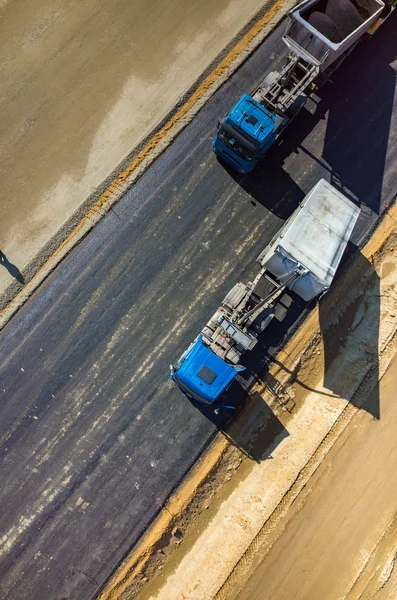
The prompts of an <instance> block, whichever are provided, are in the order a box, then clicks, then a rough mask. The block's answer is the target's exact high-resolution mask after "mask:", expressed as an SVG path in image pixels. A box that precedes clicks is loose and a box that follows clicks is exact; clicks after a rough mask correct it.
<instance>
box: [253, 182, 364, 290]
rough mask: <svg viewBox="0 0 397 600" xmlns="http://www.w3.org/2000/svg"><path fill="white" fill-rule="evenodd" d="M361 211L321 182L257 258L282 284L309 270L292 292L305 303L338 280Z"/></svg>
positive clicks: (294, 285) (328, 185)
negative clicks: (299, 271)
mask: <svg viewBox="0 0 397 600" xmlns="http://www.w3.org/2000/svg"><path fill="white" fill-rule="evenodd" d="M359 213H360V209H359V208H358V207H357V206H356V205H355V204H353V202H351V201H350V200H348V198H346V197H345V196H344V195H343V194H342V193H341V192H339V191H338V190H336V189H335V188H334V187H333V186H332V185H331V184H330V183H328V182H327V181H325V179H321V180H320V181H319V182H318V183H317V184H316V185H315V186H314V188H313V189H312V190H311V191H310V192H309V193H308V194H307V196H306V197H305V198H304V200H303V202H302V203H301V204H300V206H299V207H298V208H297V209H296V210H295V212H294V213H293V214H292V215H291V217H290V218H289V219H288V220H287V221H286V223H285V224H284V226H283V228H282V229H281V231H280V232H279V233H278V234H277V236H276V237H275V238H273V240H272V241H271V242H270V244H269V245H268V246H267V247H266V248H265V250H264V251H263V252H262V253H261V254H260V256H259V257H258V262H259V263H260V264H261V265H262V266H263V267H265V268H266V269H267V270H268V271H269V272H270V273H271V274H272V275H274V276H275V277H276V278H277V279H278V280H279V281H283V279H284V281H285V279H286V278H288V277H289V276H290V275H291V273H292V272H293V271H294V270H295V269H296V267H297V265H302V266H303V267H304V268H305V269H307V270H308V274H307V275H303V276H301V277H300V278H299V279H297V280H296V281H295V282H293V283H292V285H291V286H290V289H292V290H293V291H294V292H295V293H296V294H298V295H299V296H301V298H303V299H304V300H311V299H312V298H314V297H315V296H317V295H318V294H320V293H322V292H324V291H325V290H327V289H328V288H329V287H330V285H331V283H332V280H333V278H334V276H335V272H336V270H337V268H338V265H339V263H340V260H341V258H342V255H343V253H344V250H345V248H346V245H347V243H348V241H349V239H350V236H351V233H352V231H353V228H354V225H355V223H356V221H357V218H358V215H359Z"/></svg>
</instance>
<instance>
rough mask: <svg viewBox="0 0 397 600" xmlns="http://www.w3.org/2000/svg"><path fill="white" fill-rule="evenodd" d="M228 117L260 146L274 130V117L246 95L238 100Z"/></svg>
mask: <svg viewBox="0 0 397 600" xmlns="http://www.w3.org/2000/svg"><path fill="white" fill-rule="evenodd" d="M228 117H229V118H231V119H232V121H233V122H234V123H236V124H237V125H239V127H240V128H241V129H242V130H243V131H245V132H246V133H248V135H250V136H251V137H252V138H254V139H255V140H257V141H258V142H259V144H262V142H263V141H264V140H265V138H267V137H268V135H269V134H271V133H272V131H273V128H274V120H275V115H273V114H272V113H270V112H269V111H268V110H266V108H265V107H264V106H262V105H261V104H259V102H256V100H254V99H253V98H252V97H251V96H249V95H248V94H244V96H242V97H241V98H240V100H239V101H238V102H237V104H235V106H234V107H233V108H232V110H231V111H230V113H229V115H228Z"/></svg>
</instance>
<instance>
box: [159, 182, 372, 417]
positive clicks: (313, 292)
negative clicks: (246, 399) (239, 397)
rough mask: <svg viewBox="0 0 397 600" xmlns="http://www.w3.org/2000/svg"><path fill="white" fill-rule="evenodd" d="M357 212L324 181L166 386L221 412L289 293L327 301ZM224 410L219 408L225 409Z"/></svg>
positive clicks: (282, 314) (279, 315)
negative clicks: (171, 385) (172, 385)
mask: <svg viewBox="0 0 397 600" xmlns="http://www.w3.org/2000/svg"><path fill="white" fill-rule="evenodd" d="M359 212H360V211H359V208H358V207H357V206H356V205H355V204H354V203H353V202H351V201H350V200H349V199H348V198H346V197H345V196H344V195H343V194H342V193H341V192H340V191H338V190H337V189H335V188H334V187H333V186H332V185H331V184H329V183H327V182H326V181H325V180H324V179H321V180H320V181H319V182H318V183H317V184H316V185H315V186H314V188H313V189H312V190H311V191H310V192H309V193H308V194H307V195H306V197H305V198H304V200H303V201H302V203H301V204H300V205H299V207H298V208H297V209H296V210H295V212H294V213H293V214H292V215H291V217H290V218H289V219H288V220H287V221H286V222H285V224H284V226H283V227H282V229H281V230H280V231H279V233H277V235H276V236H275V237H274V238H273V239H272V241H271V242H270V244H269V245H268V246H267V247H266V248H265V249H264V250H263V252H261V254H260V255H259V257H258V262H259V264H260V270H259V272H258V274H257V276H256V277H255V278H254V280H253V281H252V282H249V283H247V284H244V283H241V282H239V283H237V284H236V285H235V286H234V287H233V288H232V289H231V290H230V292H229V293H228V294H227V295H226V297H225V298H224V300H223V301H222V303H221V305H220V307H219V308H218V309H217V311H216V312H215V314H214V315H213V316H212V317H211V319H210V320H209V321H208V323H207V324H206V325H205V326H204V327H203V329H202V330H201V332H200V333H199V335H198V336H197V338H196V339H195V340H194V342H193V343H192V344H191V345H190V346H189V348H188V349H187V350H186V351H185V352H184V353H183V354H182V356H181V357H180V358H179V360H177V362H176V363H175V364H174V365H171V367H170V370H171V374H170V378H171V380H172V381H174V383H176V385H177V386H179V388H180V389H181V390H182V391H183V392H184V393H185V394H186V395H187V396H188V397H190V398H192V399H194V400H196V401H198V402H200V403H202V404H206V405H211V406H215V407H218V406H219V402H220V401H221V400H222V398H223V396H224V394H225V392H226V390H227V389H228V387H229V386H230V384H231V383H232V381H233V380H234V379H235V378H236V376H237V374H238V373H239V372H241V371H243V370H244V368H245V367H244V366H243V365H242V364H241V360H242V357H243V356H244V354H245V353H246V352H247V351H250V350H252V349H253V348H254V347H255V346H256V344H257V342H258V336H259V335H260V334H261V333H263V332H264V330H265V329H266V327H267V326H268V324H269V323H270V321H271V320H272V319H274V318H276V319H278V320H279V321H282V320H283V318H284V317H285V315H286V313H287V311H288V308H289V306H290V305H291V303H292V301H293V294H291V295H290V294H289V293H288V292H293V293H294V294H297V296H299V297H300V298H302V299H303V300H305V301H309V300H312V299H313V298H316V297H319V296H320V295H322V294H323V293H325V292H326V291H327V290H328V289H329V287H330V286H331V284H332V281H333V279H334V276H335V273H336V270H337V268H338V265H339V263H340V260H341V258H342V255H343V253H344V251H345V248H346V246H347V243H348V241H349V239H350V236H351V233H352V231H353V228H354V225H355V223H356V221H357V218H358V215H359ZM222 406H224V405H222Z"/></svg>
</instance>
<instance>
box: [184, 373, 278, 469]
mask: <svg viewBox="0 0 397 600" xmlns="http://www.w3.org/2000/svg"><path fill="white" fill-rule="evenodd" d="M191 402H192V404H193V405H194V406H195V407H196V408H197V410H199V411H200V412H201V413H202V414H203V415H204V416H205V417H206V418H207V419H209V420H210V421H211V422H212V423H214V425H215V426H216V428H217V429H218V431H219V432H220V433H222V435H224V436H225V437H226V438H227V440H228V441H229V443H230V444H232V445H233V446H235V447H236V448H238V449H239V450H240V452H242V454H243V455H244V456H246V457H247V458H249V459H251V460H253V461H255V462H256V463H260V462H262V461H264V460H269V459H271V458H272V452H273V451H274V449H275V448H276V447H277V446H278V444H280V443H281V442H282V440H283V439H285V438H286V437H288V435H289V434H288V431H287V429H286V428H285V427H284V425H283V424H282V423H281V421H280V420H279V419H278V417H277V416H276V415H275V414H274V412H273V411H272V410H271V408H270V407H269V406H268V404H267V403H266V402H265V401H264V399H263V398H262V396H261V395H260V394H259V393H258V392H255V391H254V392H251V393H249V394H248V395H247V392H246V390H245V389H244V387H243V386H241V385H239V384H238V383H237V382H235V383H234V384H233V385H232V386H231V388H230V389H229V392H228V395H227V403H229V404H230V405H231V406H234V407H235V410H230V409H224V408H221V409H220V410H219V412H218V411H217V412H214V409H211V408H207V407H205V406H203V405H201V404H199V403H197V402H194V401H191Z"/></svg>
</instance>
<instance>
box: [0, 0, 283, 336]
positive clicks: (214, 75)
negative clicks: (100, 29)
mask: <svg viewBox="0 0 397 600" xmlns="http://www.w3.org/2000/svg"><path fill="white" fill-rule="evenodd" d="M283 5H285V0H277V1H276V3H275V4H274V6H273V7H272V8H271V9H270V10H269V11H268V12H267V13H266V14H265V15H264V16H263V17H262V18H261V19H260V20H259V21H258V22H257V23H255V25H254V26H253V27H252V28H251V29H250V30H249V31H248V33H247V34H246V35H245V36H244V37H243V38H242V39H241V40H240V41H239V42H238V43H237V44H236V45H235V46H234V48H233V49H232V50H231V51H230V52H229V53H228V54H227V56H226V57H225V58H224V59H223V60H222V62H221V63H220V64H219V65H218V66H217V67H216V68H215V69H214V70H213V71H212V72H211V73H210V74H209V75H208V76H207V77H206V78H205V79H204V81H203V82H202V83H201V85H200V86H199V87H198V88H197V90H196V91H195V92H194V93H193V94H192V96H191V97H190V98H189V99H188V100H187V101H186V102H185V104H184V105H183V106H182V107H181V108H180V109H179V110H178V111H177V112H176V113H175V115H174V116H173V117H172V118H171V119H170V120H169V121H168V122H167V123H166V124H165V125H164V126H163V127H162V128H161V129H160V130H159V131H158V132H157V133H156V134H155V135H154V136H153V137H152V138H151V139H150V141H149V142H148V143H147V144H146V146H145V147H144V148H143V149H142V150H141V151H140V152H139V154H138V155H137V156H136V157H135V158H134V159H133V160H132V161H131V163H130V164H129V165H128V166H127V167H126V168H125V169H124V170H123V171H122V172H121V173H120V174H119V175H118V176H117V177H116V178H115V179H114V180H113V181H112V183H111V184H110V185H109V186H108V188H107V189H106V190H105V191H104V192H103V194H102V195H101V197H100V198H99V199H98V200H97V201H96V202H95V204H94V205H93V206H92V207H91V209H90V210H89V212H88V213H87V214H86V215H85V216H84V217H83V218H82V220H81V221H80V223H79V224H78V225H77V226H76V227H75V228H74V230H73V231H72V232H71V233H70V234H69V235H68V237H67V238H66V239H65V240H64V241H63V242H62V243H61V244H60V246H59V247H58V248H57V249H56V250H55V251H54V252H53V254H52V255H51V256H50V257H49V258H48V259H47V260H46V262H45V263H44V264H43V266H42V267H41V268H40V269H39V270H38V271H37V273H36V274H35V275H34V276H33V278H32V279H31V280H30V281H29V282H28V284H27V285H26V286H25V287H24V288H23V289H22V290H21V291H20V292H19V293H18V294H17V295H16V296H15V298H14V299H13V300H12V301H11V302H10V303H9V304H8V305H7V306H6V307H5V308H4V309H3V310H2V311H1V312H0V320H1V319H2V318H3V323H2V326H4V324H5V322H7V320H8V319H7V320H5V319H4V317H5V315H6V313H7V312H10V308H11V309H12V308H13V307H15V310H16V309H17V308H19V307H20V306H21V305H22V304H23V303H24V302H25V301H26V299H27V297H28V296H29V294H26V289H27V286H29V288H31V289H32V290H34V289H36V288H37V286H38V285H39V284H40V283H41V282H42V281H43V280H44V278H45V277H46V276H47V275H48V272H49V271H50V270H51V265H52V264H53V263H54V261H55V262H56V259H58V258H59V260H60V259H61V258H63V255H62V254H63V253H65V252H66V251H67V249H68V248H69V250H70V249H71V248H70V245H71V244H72V243H73V240H74V239H75V238H77V239H78V235H79V234H80V233H81V231H82V230H84V228H85V227H86V225H87V223H88V222H89V221H92V220H93V219H95V220H96V219H98V214H100V211H101V209H103V208H104V205H105V204H106V203H108V202H109V201H110V200H111V199H112V197H113V196H114V195H115V194H119V193H120V192H121V191H122V192H123V191H125V190H121V189H120V188H122V186H123V185H125V184H126V182H127V180H128V178H129V177H130V176H131V175H132V174H133V173H134V171H136V170H137V169H138V167H139V166H140V165H141V164H142V162H143V161H144V160H145V159H146V158H147V157H148V156H149V155H150V154H151V153H152V152H153V150H155V149H156V147H158V145H159V144H160V142H161V141H162V140H163V139H164V137H165V136H166V135H167V134H168V133H169V132H170V131H171V130H172V129H173V128H174V127H175V126H176V125H178V124H180V123H181V121H182V119H183V118H184V117H185V116H186V115H187V114H188V113H189V111H190V110H191V109H192V108H194V106H195V105H196V104H197V103H198V102H199V101H200V99H201V98H203V96H204V95H205V94H206V93H207V92H208V91H209V90H210V89H211V87H212V86H213V85H214V83H216V81H217V80H218V79H219V78H220V77H221V76H222V75H224V74H225V72H226V71H227V69H228V68H229V67H230V66H231V65H232V64H233V62H234V61H235V60H236V59H237V58H238V57H239V56H240V55H241V53H242V52H243V51H244V50H245V49H246V48H247V47H248V46H249V44H250V43H251V42H252V41H253V40H254V39H255V38H256V36H258V34H260V33H261V31H262V30H263V28H264V27H265V26H266V25H268V24H269V22H270V21H271V20H272V19H273V18H274V17H275V16H276V15H277V13H278V12H279V11H280V9H281V8H282V7H283ZM117 199H118V198H117ZM76 241H77V240H76ZM59 255H61V256H59ZM55 266H56V265H55ZM35 282H37V285H35ZM15 310H14V312H15ZM12 314H13V312H11V314H10V315H9V318H11V316H12Z"/></svg>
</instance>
